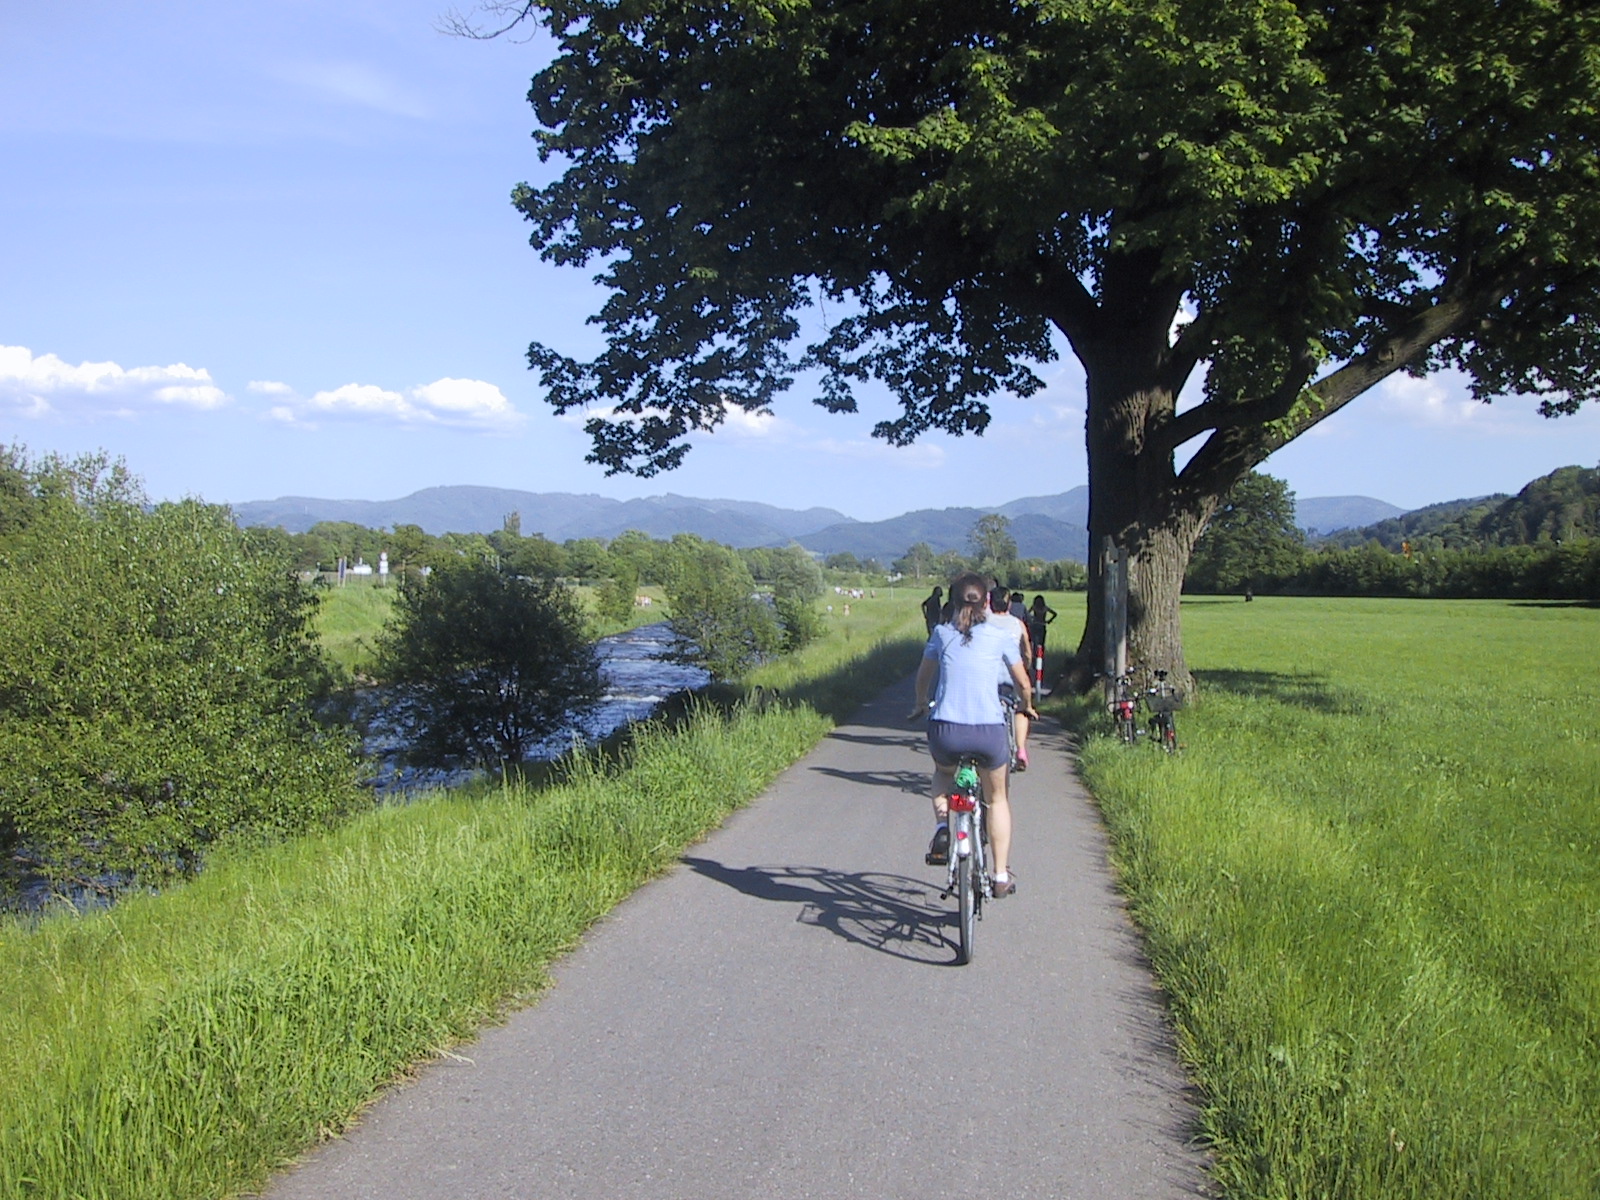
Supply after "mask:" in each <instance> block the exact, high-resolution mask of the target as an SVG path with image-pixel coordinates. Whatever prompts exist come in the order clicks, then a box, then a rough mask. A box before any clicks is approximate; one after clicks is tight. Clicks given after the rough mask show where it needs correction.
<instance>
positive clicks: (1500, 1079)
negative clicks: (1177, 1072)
mask: <svg viewBox="0 0 1600 1200" xmlns="http://www.w3.org/2000/svg"><path fill="white" fill-rule="evenodd" d="M1184 622H1185V630H1186V647H1187V650H1188V653H1189V660H1190V663H1191V665H1192V666H1193V667H1194V668H1195V670H1196V672H1197V675H1198V676H1199V678H1200V680H1201V684H1202V694H1201V702H1200V704H1199V705H1198V706H1197V707H1195V708H1193V709H1191V710H1187V711H1185V712H1184V713H1182V714H1180V716H1179V733H1180V736H1181V740H1182V742H1183V743H1184V746H1185V748H1184V751H1183V753H1182V754H1181V755H1180V756H1178V757H1176V758H1173V759H1168V758H1167V757H1166V756H1165V755H1162V754H1159V753H1156V752H1153V751H1151V750H1150V749H1149V748H1147V747H1136V748H1132V749H1130V748H1126V747H1122V746H1120V745H1118V744H1116V743H1115V742H1113V741H1112V740H1110V739H1109V738H1106V737H1100V738H1095V739H1093V740H1091V741H1089V742H1088V744H1087V746H1086V748H1085V750H1084V755H1083V770H1084V774H1085V778H1086V781H1087V782H1088V784H1089V786H1090V787H1091V788H1092V790H1093V791H1094V792H1095V794H1096V795H1097V796H1098V797H1099V799H1100V802H1101V805H1102V807H1103V809H1104V811H1105V813H1106V817H1107V820H1108V822H1109V824H1110V826H1111V829H1112V834H1113V841H1114V847H1115V850H1114V853H1115V855H1116V860H1117V863H1118V865H1119V867H1120V869H1121V872H1122V878H1123V882H1124V884H1125V886H1126V888H1127V889H1128V892H1129V894H1130V896H1131V900H1132V905H1133V909H1134V912H1135V915H1136V917H1137V919H1138V921H1139V922H1140V924H1141V925H1142V926H1143V927H1144V929H1145V930H1146V932H1147V934H1148V939H1149V947H1150V952H1151V955H1152V957H1153V959H1154V962H1155V965H1156V967H1157V970H1158V972H1159V973H1160V976H1161V978H1162V980H1163V982H1164V983H1165V985H1166V987H1167V989H1168V991H1169V992H1170V994H1171V997H1172V1005H1173V1010H1174V1013H1175V1016H1176V1020H1177V1024H1178V1028H1179V1034H1180V1040H1181V1047H1182V1053H1183V1055H1184V1057H1185V1059H1186V1060H1187V1061H1188V1064H1189V1066H1190V1068H1191V1070H1192V1071H1193V1073H1194V1076H1195V1078H1196V1080H1197V1081H1198V1082H1199V1084H1200V1086H1201V1087H1202V1088H1203V1090H1204V1094H1205V1103H1204V1109H1203V1122H1204V1131H1205V1136H1206V1138H1207V1139H1208V1140H1209V1142H1210V1144H1211V1146H1212V1148H1213V1150H1214V1152H1215V1171H1216V1174H1217V1177H1218V1178H1219V1180H1220V1181H1221V1182H1222V1184H1223V1185H1224V1186H1225V1189H1226V1192H1227V1194H1228V1195H1230V1196H1233V1197H1262V1198H1269V1197H1270V1198H1273V1200H1277V1198H1288V1197H1308V1198H1309V1197H1334V1196H1337V1197H1352V1198H1372V1200H1377V1198H1379V1197H1382V1198H1383V1200H1396V1198H1405V1197H1416V1198H1418V1200H1421V1198H1423V1197H1426V1198H1428V1200H1439V1198H1445V1197H1461V1198H1463V1200H1465V1198H1467V1197H1472V1198H1474V1200H1487V1198H1493V1197H1501V1198H1504V1200H1526V1198H1527V1197H1572V1198H1574V1200H1576V1198H1577V1197H1592V1196H1594V1195H1596V1194H1597V1193H1600V731H1597V728H1596V721H1595V714H1596V713H1597V712H1600V680H1597V677H1596V665H1597V663H1600V659H1597V657H1596V648H1597V647H1600V610H1596V609H1585V608H1575V607H1556V606H1546V607H1535V606H1519V605H1515V604H1505V603H1496V602H1451V601H1384V600H1310V599H1287V598H1285V599H1275V598H1262V599H1258V600H1256V601H1255V602H1254V603H1253V604H1250V605H1248V606H1246V605H1245V604H1243V603H1240V602H1234V601H1211V602H1207V601H1190V602H1186V603H1185V605H1184ZM1068 715H1069V716H1073V717H1075V718H1076V719H1077V720H1079V721H1080V722H1081V723H1083V724H1085V725H1086V726H1087V727H1089V728H1092V729H1100V730H1104V729H1105V728H1106V722H1105V719H1104V718H1103V716H1101V715H1100V714H1099V713H1098V712H1097V711H1095V706H1093V705H1089V704H1084V705H1080V706H1079V707H1077V708H1076V710H1074V712H1072V713H1069V714H1068Z"/></svg>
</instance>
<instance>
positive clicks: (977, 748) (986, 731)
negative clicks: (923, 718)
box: [928, 721, 1011, 767]
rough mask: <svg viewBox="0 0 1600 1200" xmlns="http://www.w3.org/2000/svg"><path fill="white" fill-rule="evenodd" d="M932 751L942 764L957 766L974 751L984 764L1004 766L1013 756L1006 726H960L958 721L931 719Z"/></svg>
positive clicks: (986, 765) (984, 765)
mask: <svg viewBox="0 0 1600 1200" xmlns="http://www.w3.org/2000/svg"><path fill="white" fill-rule="evenodd" d="M928 752H929V753H931V754H932V755H933V761H934V762H936V763H938V764H939V765H940V766H941V767H953V766H955V765H956V764H957V763H958V762H960V761H961V756H962V755H964V754H970V755H972V757H973V758H975V759H977V760H978V765H979V766H980V767H1000V766H1004V765H1005V763H1006V760H1007V759H1009V758H1010V757H1011V744H1010V742H1008V741H1007V740H1006V727H1005V726H1004V725H957V724H956V723H955V722H954V721H929V722H928Z"/></svg>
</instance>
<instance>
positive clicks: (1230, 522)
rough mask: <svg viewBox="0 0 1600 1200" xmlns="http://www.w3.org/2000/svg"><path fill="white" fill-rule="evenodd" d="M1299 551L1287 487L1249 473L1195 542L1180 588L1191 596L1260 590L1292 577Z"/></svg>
mask: <svg viewBox="0 0 1600 1200" xmlns="http://www.w3.org/2000/svg"><path fill="white" fill-rule="evenodd" d="M1304 548H1305V537H1304V535H1302V534H1301V532H1300V530H1299V528H1298V527H1297V526H1296V525H1295V523H1294V493H1293V492H1291V491H1290V490H1289V485H1288V484H1287V483H1285V482H1284V481H1283V480H1281V479H1276V478H1274V477H1273V476H1271V475H1263V474H1261V473H1260V472H1257V471H1252V472H1250V474H1248V475H1246V476H1245V477H1244V478H1243V479H1241V480H1239V482H1238V483H1236V484H1234V485H1233V488H1232V489H1231V490H1230V491H1229V492H1228V495H1227V497H1226V498H1225V499H1224V500H1223V502H1222V506H1221V507H1220V508H1219V509H1218V510H1217V512H1216V514H1215V515H1214V516H1213V517H1212V518H1211V521H1210V523H1209V524H1208V525H1207V526H1206V531H1205V532H1204V533H1203V534H1201V535H1200V540H1199V541H1197V542H1196V543H1195V547H1194V555H1193V557H1191V558H1190V560H1189V573H1188V576H1187V577H1186V578H1185V580H1184V586H1185V588H1186V589H1187V590H1191V591H1196V592H1238V591H1242V590H1244V589H1245V588H1247V587H1259V586H1260V585H1261V584H1262V582H1263V581H1265V580H1268V579H1281V578H1283V577H1284V576H1286V575H1290V574H1292V573H1293V572H1294V571H1295V569H1296V568H1298V567H1299V565H1300V559H1301V554H1302V552H1303V550H1304Z"/></svg>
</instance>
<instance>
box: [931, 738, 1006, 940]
mask: <svg viewBox="0 0 1600 1200" xmlns="http://www.w3.org/2000/svg"><path fill="white" fill-rule="evenodd" d="M949 805H950V808H949V815H948V817H947V818H946V819H947V820H948V822H949V829H950V851H949V856H948V857H949V873H948V875H947V876H946V879H945V887H944V891H943V892H941V893H939V898H940V899H941V900H948V899H949V898H950V897H951V896H954V897H955V898H956V928H957V935H956V937H957V941H956V964H957V965H958V966H965V965H966V964H968V963H970V962H971V961H972V957H973V955H974V953H976V939H977V933H978V921H979V920H980V919H981V918H982V916H983V901H984V898H985V897H986V896H989V895H991V894H992V893H991V889H992V887H993V884H992V882H991V881H990V879H989V864H988V846H989V829H988V821H987V819H986V818H987V816H988V808H989V804H988V801H987V800H986V799H985V798H984V795H983V783H982V781H981V780H980V779H979V778H978V760H977V759H976V758H975V757H973V756H971V755H962V757H961V761H960V763H959V764H958V765H957V766H956V777H955V783H954V785H953V786H952V787H951V789H950V796H949Z"/></svg>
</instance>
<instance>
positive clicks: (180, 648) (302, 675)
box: [0, 450, 364, 881]
mask: <svg viewBox="0 0 1600 1200" xmlns="http://www.w3.org/2000/svg"><path fill="white" fill-rule="evenodd" d="M4 466H5V468H6V470H5V471H4V472H3V473H4V474H5V475H6V476H7V478H8V479H9V486H8V487H7V488H6V489H5V490H6V495H7V503H6V504H5V506H4V507H5V510H6V513H7V517H6V521H5V524H6V526H7V528H6V529H5V531H4V532H3V535H0V630H3V631H4V636H5V647H6V649H5V653H4V655H0V840H4V841H13V842H15V843H16V844H17V845H19V846H20V847H21V848H22V850H23V851H24V853H26V854H27V855H28V856H29V857H31V858H33V859H35V860H38V861H39V862H40V864H41V866H42V867H43V868H44V869H45V870H46V871H47V872H48V873H50V874H52V875H55V876H58V877H75V878H78V879H86V878H87V879H94V878H97V877H104V876H106V875H107V874H108V873H109V874H112V875H114V876H120V877H121V878H122V879H125V880H134V881H157V880H160V879H163V878H165V877H170V876H174V875H183V874H188V873H191V872H193V871H195V870H197V869H198V868H199V866H200V864H201V862H202V860H203V858H204V855H205V853H206V852H207V851H208V850H209V849H211V848H212V847H213V846H215V845H218V844H221V843H224V842H228V841H237V840H240V839H248V838H259V837H267V836H284V835H287V834H290V833H294V832H297V831H301V830H304V829H306V828H309V827H312V826H315V825H317V824H321V823H326V822H329V821H332V820H334V819H336V818H337V817H338V816H340V815H341V814H343V813H345V812H348V811H351V810H352V809H354V808H356V807H358V806H359V805H360V804H361V803H363V802H364V796H363V793H361V792H360V790H359V789H358V788H357V786H356V758H355V745H354V740H353V737H352V736H351V735H350V734H349V733H348V731H344V730H337V729H333V728H329V727H326V726H324V725H323V724H322V723H320V722H319V721H318V720H317V719H316V716H315V708H316V705H317V703H318V702H319V700H320V699H322V698H323V697H324V695H325V693H326V689H327V687H328V685H329V683H330V675H329V671H328V668H327V665H326V663H325V661H324V660H323V658H322V656H321V654H320V652H319V650H318V648H317V646H316V643H315V642H314V640H313V639H312V636H311V632H310V628H309V619H310V616H311V612H312V610H313V608H314V607H315V603H316V602H315V600H314V599H313V598H312V596H311V595H310V593H309V592H308V591H307V590H306V589H305V588H303V587H302V586H301V585H300V583H299V582H298V580H297V579H295V578H294V577H293V576H292V575H291V574H290V572H289V570H288V565H287V562H286V561H284V560H282V559H279V558H278V557H276V555H275V554H274V553H272V550H271V544H270V542H264V541H262V540H261V539H259V538H257V537H256V536H255V534H254V533H253V531H241V530H239V529H238V528H237V527H236V526H235V525H234V522H233V518H232V515H231V514H230V513H229V512H228V510H227V509H226V508H221V507H215V506H211V505H206V504H202V503H200V502H198V501H192V500H187V501H183V502H181V503H177V504H160V505H156V506H154V507H149V506H148V502H147V501H146V499H145V497H144V495H143V493H142V492H141V490H140V489H139V486H138V484H137V482H136V481H135V480H133V479H132V477H131V476H129V475H128V473H127V472H126V470H125V469H124V468H123V467H122V466H121V464H111V463H108V462H107V461H106V460H105V459H104V458H103V457H101V458H86V459H82V460H79V461H77V462H74V463H68V462H64V461H62V460H60V459H53V458H50V459H45V460H43V461H42V462H40V463H38V464H32V463H29V462H28V461H27V460H26V457H25V456H23V455H22V454H21V453H20V452H19V451H16V450H13V452H12V453H11V454H10V455H9V456H8V457H6V458H5V460H4ZM7 848H8V849H9V847H7Z"/></svg>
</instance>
